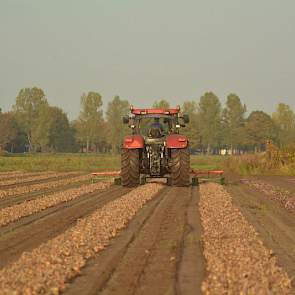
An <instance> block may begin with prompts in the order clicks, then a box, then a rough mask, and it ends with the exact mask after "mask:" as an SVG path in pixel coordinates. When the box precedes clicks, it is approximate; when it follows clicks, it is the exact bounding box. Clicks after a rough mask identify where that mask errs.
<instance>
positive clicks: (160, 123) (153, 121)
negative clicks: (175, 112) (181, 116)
mask: <svg viewBox="0 0 295 295" xmlns="http://www.w3.org/2000/svg"><path fill="white" fill-rule="evenodd" d="M135 122H136V129H137V133H140V134H141V135H143V136H147V137H161V136H165V135H167V134H169V133H171V131H172V128H173V118H172V117H171V116H167V117H166V116H156V115H147V116H138V117H136V118H135Z"/></svg>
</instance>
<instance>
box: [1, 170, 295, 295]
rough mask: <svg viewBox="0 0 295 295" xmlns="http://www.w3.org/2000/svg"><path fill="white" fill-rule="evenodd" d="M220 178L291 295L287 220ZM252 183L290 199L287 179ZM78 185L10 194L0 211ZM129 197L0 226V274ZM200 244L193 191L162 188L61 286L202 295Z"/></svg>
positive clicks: (117, 192)
mask: <svg viewBox="0 0 295 295" xmlns="http://www.w3.org/2000/svg"><path fill="white" fill-rule="evenodd" d="M227 179H228V180H229V181H228V183H229V184H228V185H227V186H225V188H226V189H227V190H228V192H230V194H231V196H232V199H233V203H234V205H235V206H236V207H238V208H239V210H240V211H241V212H242V214H243V216H245V217H246V220H247V221H248V222H249V223H250V224H251V225H253V226H254V228H255V230H256V232H258V234H259V239H260V240H262V242H263V244H264V245H265V246H266V248H268V249H271V250H273V252H274V255H275V257H276V258H277V261H278V265H279V266H280V267H282V268H283V270H284V271H286V272H287V274H288V276H289V277H290V278H291V279H292V280H293V281H292V284H293V285H292V286H293V290H292V291H293V293H294V294H295V282H294V278H295V246H294V245H295V218H294V213H291V212H288V211H287V210H285V209H284V208H283V207H281V206H280V204H279V203H278V202H276V201H272V200H271V199H270V198H269V197H268V196H267V195H265V194H263V193H261V192H258V191H257V190H255V189H253V188H250V187H249V186H247V185H246V184H242V183H241V182H240V177H237V176H236V175H235V176H233V177H232V176H230V177H228V175H227ZM254 179H260V180H263V181H266V182H269V183H271V184H273V185H276V186H279V187H281V188H282V189H285V190H288V191H290V192H292V193H293V192H294V193H295V180H294V179H295V177H294V178H292V177H277V176H273V177H268V176H267V177H257V178H254ZM24 181H25V180H24ZM47 181H49V180H47ZM43 182H44V183H46V181H42V183H43ZM83 183H86V182H85V181H84V182H83ZM81 184H82V182H81V183H80V182H77V183H71V184H67V185H61V186H58V187H54V188H46V189H45V188H44V189H42V190H41V191H35V192H30V193H24V194H21V195H12V196H9V197H8V198H3V199H1V200H0V209H1V208H4V207H7V206H12V205H15V204H18V203H21V202H24V201H26V200H31V199H35V198H42V196H45V195H46V196H48V195H49V194H51V193H53V192H57V191H62V190H65V189H66V188H71V187H78V186H79V185H81ZM24 185H26V184H24ZM131 191H133V190H131V189H126V188H122V187H117V186H112V187H111V188H110V189H108V190H106V191H104V192H99V193H98V192H94V193H91V194H87V195H83V196H81V197H78V198H76V199H74V200H72V201H70V202H68V203H63V204H59V205H56V206H54V207H52V208H48V209H46V210H43V211H41V212H38V213H34V214H33V215H30V216H27V217H24V218H21V219H20V220H18V221H16V222H13V223H10V224H8V225H7V226H3V227H0V269H2V270H3V269H6V268H7V267H8V266H9V265H11V264H13V263H14V262H17V261H19V259H20V257H21V255H22V254H24V252H27V253H31V252H32V251H34V250H35V249H36V248H38V247H40V246H41V245H43V244H44V243H47V242H49V241H51V240H52V239H54V238H56V237H57V236H59V235H60V234H63V233H65V232H66V231H68V230H69V229H71V228H73V227H74V226H75V225H76V224H77V221H79V220H83V219H84V218H85V217H87V216H89V215H90V214H92V213H93V212H94V211H95V210H97V209H99V208H102V207H103V206H104V205H106V204H107V203H110V202H112V201H114V200H115V199H118V198H120V197H122V196H123V195H125V194H126V193H128V192H131ZM230 215H231V214H228V216H230ZM126 226H127V224H126ZM81 235H82V234H81ZM203 238H204V232H203V228H202V226H201V220H200V215H199V189H198V188H196V187H195V188H191V187H187V188H177V187H165V188H164V189H163V190H162V191H160V192H159V193H157V196H156V197H153V198H152V199H151V200H150V201H148V202H147V203H146V204H145V205H144V206H143V207H142V208H141V209H140V210H138V212H136V213H135V215H134V216H133V218H132V220H131V221H130V222H129V224H128V226H127V227H126V228H125V229H122V230H121V231H119V232H118V234H114V238H112V239H111V242H110V245H109V246H107V247H106V248H105V249H103V250H102V251H99V252H98V253H96V254H95V255H94V256H93V257H92V258H90V259H88V260H87V263H86V265H85V267H83V268H82V269H81V271H80V270H79V272H78V276H76V277H74V278H72V279H71V280H69V281H68V282H67V284H68V285H67V286H66V289H65V294H74V295H76V294H108V295H110V294H123V295H124V294H153V295H157V294H161V295H162V294H185V295H186V294H188V295H190V294H202V291H201V286H202V283H203V282H204V281H205V280H206V278H207V277H208V273H207V272H206V265H207V262H206V261H205V259H204V256H203V252H204V248H203ZM37 269H38V267H36V269H32V272H34V271H37ZM0 294H1V290H0Z"/></svg>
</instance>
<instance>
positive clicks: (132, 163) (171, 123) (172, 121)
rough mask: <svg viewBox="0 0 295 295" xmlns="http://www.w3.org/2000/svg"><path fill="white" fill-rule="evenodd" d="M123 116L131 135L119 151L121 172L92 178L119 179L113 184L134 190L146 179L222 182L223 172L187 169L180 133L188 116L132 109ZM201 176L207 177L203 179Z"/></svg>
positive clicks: (174, 182) (171, 111) (186, 145)
mask: <svg viewBox="0 0 295 295" xmlns="http://www.w3.org/2000/svg"><path fill="white" fill-rule="evenodd" d="M130 111H131V112H130V115H127V116H124V117H123V123H124V124H128V126H129V128H130V129H131V134H130V135H127V136H126V137H125V138H124V140H123V144H122V150H121V171H113V172H98V173H93V175H94V176H95V177H102V176H120V178H116V179H115V183H116V184H121V185H123V186H126V187H133V186H137V185H140V184H144V183H145V182H146V180H147V179H148V178H166V180H167V183H168V184H169V185H172V186H189V185H190V184H192V185H198V184H199V181H200V180H201V181H206V180H212V177H213V178H214V180H218V181H220V182H221V183H223V182H224V179H223V176H222V175H223V171H206V172H204V171H194V170H192V169H191V168H190V154H189V141H188V139H187V137H186V136H184V135H182V134H181V133H180V130H181V128H182V127H185V125H186V124H187V123H189V117H188V115H186V114H181V112H180V108H179V107H177V108H174V109H134V108H133V107H131V109H130ZM204 174H206V175H207V177H204Z"/></svg>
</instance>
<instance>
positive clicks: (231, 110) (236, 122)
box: [223, 94, 247, 150]
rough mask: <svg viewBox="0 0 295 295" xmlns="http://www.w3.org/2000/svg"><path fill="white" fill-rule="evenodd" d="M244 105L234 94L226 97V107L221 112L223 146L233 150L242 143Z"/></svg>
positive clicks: (245, 109)
mask: <svg viewBox="0 0 295 295" xmlns="http://www.w3.org/2000/svg"><path fill="white" fill-rule="evenodd" d="M246 111H247V108H246V105H243V104H242V103H241V100H240V98H239V97H238V96H237V95H236V94H230V95H228V97H227V101H226V107H225V108H224V110H223V132H224V141H225V144H226V145H227V146H228V147H230V148H231V150H233V148H238V147H239V146H241V144H242V143H243V141H244V124H245V113H246Z"/></svg>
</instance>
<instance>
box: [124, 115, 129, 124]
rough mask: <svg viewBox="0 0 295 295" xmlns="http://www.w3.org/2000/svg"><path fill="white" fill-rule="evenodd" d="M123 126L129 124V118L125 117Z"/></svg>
mask: <svg viewBox="0 0 295 295" xmlns="http://www.w3.org/2000/svg"><path fill="white" fill-rule="evenodd" d="M123 124H129V116H123Z"/></svg>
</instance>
